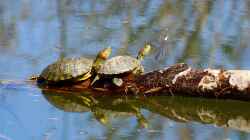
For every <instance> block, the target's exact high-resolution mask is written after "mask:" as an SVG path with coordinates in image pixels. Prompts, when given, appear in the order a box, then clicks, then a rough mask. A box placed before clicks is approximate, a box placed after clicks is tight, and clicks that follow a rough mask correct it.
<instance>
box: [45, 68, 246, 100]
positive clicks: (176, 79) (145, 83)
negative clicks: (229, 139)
mask: <svg viewBox="0 0 250 140" xmlns="http://www.w3.org/2000/svg"><path fill="white" fill-rule="evenodd" d="M119 77H120V78H122V79H123V80H124V83H123V85H122V86H121V87H116V86H115V85H113V84H112V79H111V78H105V79H103V80H101V81H98V82H97V83H96V84H95V85H94V86H90V81H91V80H92V79H89V80H87V81H84V82H82V83H74V84H72V85H56V86H55V85H53V86H43V87H42V88H43V89H44V88H45V89H46V88H48V89H51V88H53V89H54V90H66V91H77V92H79V91H88V92H93V94H121V95H124V94H126V95H129V94H131V95H145V96H152V95H170V96H174V95H188V96H198V97H211V98H232V99H241V100H249V99H250V71H247V70H216V69H194V68H191V67H189V66H188V65H186V64H183V63H181V64H176V65H173V66H170V67H167V68H165V69H162V70H156V71H152V72H148V73H145V74H143V75H140V76H134V75H131V74H123V75H120V76H119Z"/></svg>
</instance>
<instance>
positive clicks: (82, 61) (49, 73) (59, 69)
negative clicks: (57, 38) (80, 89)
mask: <svg viewBox="0 0 250 140" xmlns="http://www.w3.org/2000/svg"><path fill="white" fill-rule="evenodd" d="M110 54H111V48H110V47H108V48H105V49H103V50H102V51H100V52H99V53H98V55H97V56H96V59H95V60H92V59H88V58H84V57H79V58H64V59H61V60H58V61H56V62H55V63H52V64H50V65H48V66H47V67H46V68H45V69H44V70H43V71H42V72H41V74H40V76H39V77H38V79H42V80H45V81H47V82H48V83H58V82H61V81H83V80H86V79H88V78H90V77H91V75H92V72H93V70H92V68H93V69H98V68H99V67H100V65H101V64H102V63H103V62H104V61H105V60H106V59H107V58H108V57H109V55H110Z"/></svg>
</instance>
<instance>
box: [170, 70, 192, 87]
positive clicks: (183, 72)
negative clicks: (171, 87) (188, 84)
mask: <svg viewBox="0 0 250 140" xmlns="http://www.w3.org/2000/svg"><path fill="white" fill-rule="evenodd" d="M191 70H192V68H188V69H186V70H184V71H182V72H180V73H178V74H176V75H175V77H174V79H173V80H172V84H175V82H176V81H177V79H178V78H179V77H183V76H186V75H187V74H188V73H189V72H190V71H191Z"/></svg>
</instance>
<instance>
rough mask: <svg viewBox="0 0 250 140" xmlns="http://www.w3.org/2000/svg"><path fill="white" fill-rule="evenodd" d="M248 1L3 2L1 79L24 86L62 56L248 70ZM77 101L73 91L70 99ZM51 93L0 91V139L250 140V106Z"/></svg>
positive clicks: (16, 88) (1, 87)
mask: <svg viewBox="0 0 250 140" xmlns="http://www.w3.org/2000/svg"><path fill="white" fill-rule="evenodd" d="M249 5H250V3H249V1H248V0H238V1H236V0H226V1H225V0H217V1H210V0H202V1H201V0H186V1H181V0H124V1H118V0H55V1H50V0H1V1H0V80H1V81H3V80H14V81H20V80H21V81H22V80H25V79H27V77H29V76H30V75H32V74H38V73H40V72H41V70H42V69H43V68H44V67H46V66H47V65H48V64H50V63H52V62H54V61H56V60H57V59H59V58H61V57H71V56H85V57H90V58H94V57H95V55H96V53H97V52H98V51H99V50H101V49H103V48H104V47H107V46H111V47H112V49H113V54H112V55H113V56H115V55H123V54H128V55H132V56H136V54H137V51H138V50H139V48H140V47H142V46H143V45H144V44H145V43H147V42H149V43H151V44H152V46H153V51H152V52H151V53H150V55H149V56H148V57H146V58H145V61H143V65H144V66H145V70H146V71H151V70H154V69H159V68H164V67H166V66H168V65H170V64H173V63H177V62H185V63H188V64H189V65H191V66H193V67H201V68H206V67H211V68H225V69H249V68H250V63H249V59H250V55H249V54H250V47H249V44H250V43H249V42H250V40H249V38H250V9H249V8H250V7H249ZM73 95H74V94H73ZM73 95H70V96H69V95H67V96H62V95H60V96H59V95H58V94H56V93H53V95H48V93H45V94H42V91H41V90H40V89H39V88H37V87H36V86H31V85H28V84H13V82H11V84H0V114H1V115H0V140H2V139H3V140H20V139H25V140H41V139H48V140H50V139H53V140H55V139H58V140H61V139H62V140H63V139H65V140H69V139H70V140H78V139H171V140H177V139H181V140H182V139H187V140H191V139H197V140H200V139H226V140H238V139H239V140H247V139H250V135H249V134H250V122H249V120H250V112H249V109H248V107H249V106H250V103H248V102H239V101H228V100H226V101H225V100H211V99H199V98H196V99H193V98H187V97H152V98H143V97H140V98H136V97H127V98H125V97H98V98H97V97H91V96H90V95H88V94H84V96H73Z"/></svg>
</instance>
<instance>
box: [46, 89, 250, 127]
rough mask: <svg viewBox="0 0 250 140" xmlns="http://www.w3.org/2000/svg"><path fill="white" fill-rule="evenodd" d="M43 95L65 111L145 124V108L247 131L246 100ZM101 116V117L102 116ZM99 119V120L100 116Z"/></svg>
mask: <svg viewBox="0 0 250 140" xmlns="http://www.w3.org/2000/svg"><path fill="white" fill-rule="evenodd" d="M43 95H44V96H45V97H46V99H47V100H48V101H49V102H50V103H51V104H53V105H54V106H55V107H57V108H59V109H61V110H64V111H66V112H68V111H71V112H86V111H91V112H92V113H93V114H94V115H100V116H96V118H97V119H98V120H99V121H100V119H105V123H107V122H106V120H107V119H111V118H112V117H113V116H119V115H125V116H127V117H131V116H134V117H136V118H137V120H138V123H139V124H140V126H144V127H145V126H147V125H148V124H147V120H146V118H145V117H144V116H143V114H142V113H141V110H148V111H150V112H153V113H154V114H159V115H162V116H164V117H167V118H169V119H171V120H175V121H177V122H200V123H205V124H214V125H216V126H220V127H225V128H226V127H228V128H232V129H237V130H241V131H245V132H250V122H249V120H250V111H249V109H248V106H249V103H247V102H239V101H230V100H225V101H223V100H211V99H197V98H188V97H164V98H163V97H138V98H134V97H110V96H108V97H105V96H104V97H93V96H91V95H84V94H81V95H79V94H78V95H77V94H75V95H74V93H70V94H69V93H68V94H61V93H55V92H49V91H46V92H44V93H43ZM102 117H105V118H102ZM101 122H102V123H103V120H101Z"/></svg>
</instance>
